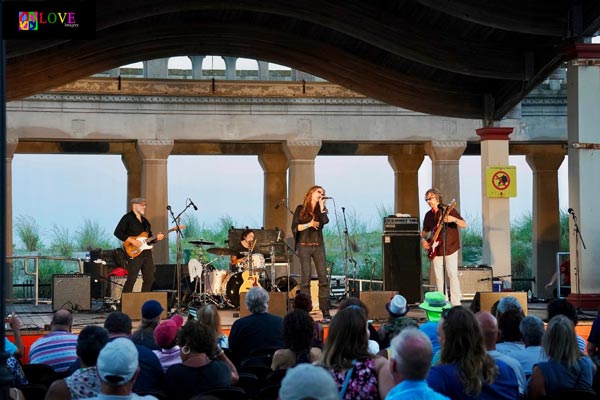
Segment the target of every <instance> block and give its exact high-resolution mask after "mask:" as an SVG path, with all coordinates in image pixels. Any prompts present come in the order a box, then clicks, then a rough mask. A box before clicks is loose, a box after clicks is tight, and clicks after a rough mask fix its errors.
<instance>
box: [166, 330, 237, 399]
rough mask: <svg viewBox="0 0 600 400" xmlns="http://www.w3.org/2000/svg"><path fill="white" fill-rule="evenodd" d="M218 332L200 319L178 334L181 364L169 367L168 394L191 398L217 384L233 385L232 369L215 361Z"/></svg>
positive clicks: (177, 397) (167, 378) (171, 396)
mask: <svg viewBox="0 0 600 400" xmlns="http://www.w3.org/2000/svg"><path fill="white" fill-rule="evenodd" d="M216 340H217V339H216V338H215V332H214V330H213V329H211V328H209V327H208V326H207V325H204V324H203V323H201V322H199V321H188V322H187V323H186V324H185V325H184V326H183V327H182V328H181V329H180V330H179V333H178V334H177V344H178V345H179V346H180V347H181V359H182V360H183V362H182V363H181V364H175V365H172V366H170V367H169V369H168V370H167V374H166V382H167V384H166V394H167V396H168V397H169V398H171V399H189V398H190V397H192V396H195V395H198V394H202V393H204V392H206V391H207V390H210V389H213V388H217V387H228V386H231V372H230V370H229V368H228V367H227V365H225V363H223V362H221V361H219V360H211V358H210V355H211V354H212V352H213V351H214V347H215V343H216Z"/></svg>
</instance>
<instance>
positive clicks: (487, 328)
mask: <svg viewBox="0 0 600 400" xmlns="http://www.w3.org/2000/svg"><path fill="white" fill-rule="evenodd" d="M475 318H476V319H477V322H478V323H479V326H480V327H481V331H482V332H483V339H484V340H485V349H486V350H495V349H496V342H497V341H498V337H499V333H498V321H496V318H495V317H494V316H493V315H492V314H490V313H489V312H487V311H479V312H478V313H476V314H475Z"/></svg>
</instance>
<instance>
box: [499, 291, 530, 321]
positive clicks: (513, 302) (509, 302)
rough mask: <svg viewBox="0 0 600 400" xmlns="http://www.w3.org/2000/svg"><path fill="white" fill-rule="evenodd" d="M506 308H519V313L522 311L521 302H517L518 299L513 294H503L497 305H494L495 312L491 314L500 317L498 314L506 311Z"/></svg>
mask: <svg viewBox="0 0 600 400" xmlns="http://www.w3.org/2000/svg"><path fill="white" fill-rule="evenodd" d="M508 310H519V311H520V312H521V313H523V314H525V313H524V312H523V307H522V306H521V303H519V299H517V298H516V297H515V296H504V297H503V298H501V299H500V300H498V305H497V306H496V313H492V315H493V316H494V317H496V318H499V317H500V314H502V313H505V312H507V311H508Z"/></svg>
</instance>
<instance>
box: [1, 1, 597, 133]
mask: <svg viewBox="0 0 600 400" xmlns="http://www.w3.org/2000/svg"><path fill="white" fill-rule="evenodd" d="M96 8H97V10H96V38H95V39H94V40H77V41H62V42H61V41H18V42H17V41H8V42H7V47H6V48H7V100H9V101H10V100H16V99H20V98H23V97H26V96H30V95H33V94H36V93H40V92H43V91H45V90H48V89H51V88H54V87H57V86H60V85H63V84H65V83H69V82H71V81H74V80H76V79H80V78H84V77H87V76H89V75H92V74H95V73H98V72H102V71H106V70H108V69H111V68H115V67H119V66H121V65H126V64H129V63H132V62H137V61H143V60H150V59H155V58H163V57H172V56H180V55H196V54H198V55H207V54H218V55H224V56H239V57H247V58H253V59H259V60H265V61H270V62H274V63H278V64H282V65H287V66H289V67H292V68H295V69H298V70H301V71H305V72H308V73H310V74H313V75H316V76H319V77H322V78H324V79H327V80H329V81H331V82H334V83H337V84H340V85H342V86H345V87H347V88H349V89H352V90H355V91H357V92H360V93H363V94H365V95H367V96H370V97H373V98H375V99H378V100H381V101H383V102H386V103H389V104H392V105H396V106H399V107H403V108H407V109H411V110H415V111H420V112H424V113H428V114H434V115H443V116H450V117H462V118H475V119H483V120H485V121H487V122H488V123H489V121H492V120H498V119H501V118H502V117H503V116H505V115H506V114H507V113H508V112H509V111H510V110H511V109H512V108H513V107H514V106H515V105H516V104H518V102H519V101H520V100H521V99H522V98H523V97H524V96H526V95H527V93H528V92H529V91H531V90H532V89H533V88H534V87H536V86H537V85H538V84H539V83H540V82H541V81H543V80H544V79H545V78H546V77H547V76H548V75H549V74H550V73H551V72H552V71H553V70H554V69H556V68H557V67H558V66H560V65H561V63H563V62H564V61H565V60H566V57H567V55H566V51H565V50H566V48H567V47H568V46H569V45H570V44H572V43H575V42H581V41H582V40H583V38H584V37H589V36H591V35H593V34H594V33H595V32H596V31H598V30H599V29H600V2H599V1H597V0H552V1H548V0H486V1H481V0H456V1H451V0H368V1H365V0H343V1H342V0H318V1H302V0H297V1H289V0H236V1H223V0H206V1H200V0H169V1H161V0H128V1H123V0H103V1H98V2H96Z"/></svg>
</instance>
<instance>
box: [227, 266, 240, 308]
mask: <svg viewBox="0 0 600 400" xmlns="http://www.w3.org/2000/svg"><path fill="white" fill-rule="evenodd" d="M242 283H244V278H243V277H242V272H237V273H235V274H232V275H229V278H228V279H227V283H226V284H225V300H226V301H228V302H229V303H230V304H231V305H232V306H235V307H239V306H240V287H242Z"/></svg>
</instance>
